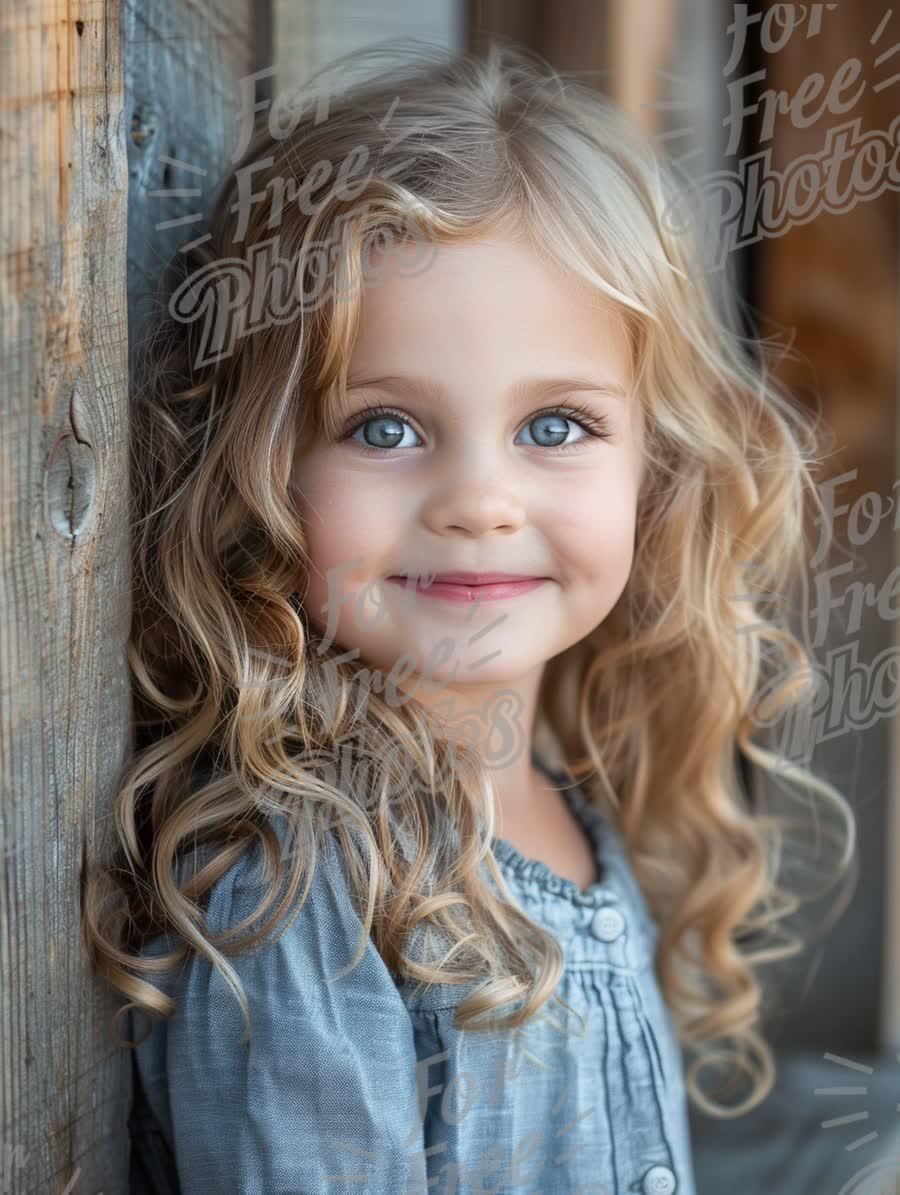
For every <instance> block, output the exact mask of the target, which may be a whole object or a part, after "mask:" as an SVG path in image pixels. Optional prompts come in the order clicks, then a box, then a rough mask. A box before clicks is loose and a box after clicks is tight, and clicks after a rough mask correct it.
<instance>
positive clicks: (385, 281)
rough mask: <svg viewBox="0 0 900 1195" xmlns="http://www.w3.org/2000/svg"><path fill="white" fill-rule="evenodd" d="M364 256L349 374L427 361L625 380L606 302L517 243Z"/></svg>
mask: <svg viewBox="0 0 900 1195" xmlns="http://www.w3.org/2000/svg"><path fill="white" fill-rule="evenodd" d="M370 262H371V270H370V271H369V278H368V280H367V281H366V282H364V290H363V294H362V299H361V305H360V321H359V327H358V331H357V337H356V341H355V343H354V347H353V353H352V362H351V374H353V373H356V374H359V373H360V372H369V371H378V372H391V371H394V372H410V368H411V366H417V367H418V366H419V365H420V364H421V362H422V361H423V360H424V359H426V358H427V359H428V361H429V362H430V363H431V364H432V365H433V366H435V367H439V368H440V367H445V368H446V370H447V372H448V373H450V374H454V373H461V374H462V373H465V372H467V371H468V370H472V369H476V368H477V369H482V370H483V369H489V370H491V371H492V372H493V371H494V370H497V371H501V372H502V371H503V370H504V368H506V367H509V366H510V365H514V366H515V370H516V372H517V374H518V373H527V372H529V371H530V369H531V368H532V367H533V368H534V369H542V368H553V369H555V370H558V371H559V372H561V373H572V372H575V373H583V372H585V371H586V370H589V369H590V368H591V367H597V366H602V367H603V369H604V373H605V374H606V375H609V376H610V380H611V381H616V382H619V383H621V384H623V385H626V384H627V381H628V378H629V375H630V367H631V361H630V350H629V342H628V337H627V334H626V331H625V328H624V326H623V324H622V320H621V317H620V316H619V315H618V313H617V312H616V311H615V309H614V307H613V305H612V303H611V302H610V300H608V299H607V298H606V296H605V295H602V294H601V293H600V292H599V291H597V290H595V289H594V288H593V287H591V286H590V285H589V284H588V283H587V282H586V281H585V280H584V279H583V278H581V277H579V276H578V275H575V274H573V273H570V272H567V271H565V270H563V268H562V267H561V266H559V265H558V264H557V263H555V262H553V261H550V260H548V259H547V257H545V256H544V255H543V254H541V253H539V252H538V251H537V250H535V249H534V248H533V247H531V246H530V245H528V244H527V243H524V242H521V241H512V240H503V239H480V240H467V241H456V242H444V243H437V244H433V245H427V246H425V245H422V244H420V245H418V246H416V245H413V246H407V245H396V246H393V247H391V248H389V249H386V250H384V251H380V252H379V253H377V254H373V255H372V257H371V259H370ZM415 371H416V372H422V371H421V369H419V368H417V369H416V370H415Z"/></svg>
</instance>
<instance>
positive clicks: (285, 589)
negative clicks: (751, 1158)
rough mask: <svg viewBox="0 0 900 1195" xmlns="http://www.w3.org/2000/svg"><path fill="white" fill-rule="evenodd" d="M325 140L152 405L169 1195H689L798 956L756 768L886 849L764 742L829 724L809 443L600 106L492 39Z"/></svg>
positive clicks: (220, 271) (148, 675) (193, 327)
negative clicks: (807, 578)
mask: <svg viewBox="0 0 900 1195" xmlns="http://www.w3.org/2000/svg"><path fill="white" fill-rule="evenodd" d="M299 99H300V100H301V101H303V105H302V106H299V107H295V108H294V109H293V110H292V114H293V117H294V119H293V122H292V123H291V126H290V128H287V129H285V128H284V126H283V124H282V126H281V127H275V128H274V129H270V128H269V127H267V126H266V125H264V127H262V128H261V129H259V130H258V131H257V132H256V134H255V136H254V137H253V139H252V141H251V143H250V145H249V147H248V148H247V150H246V153H245V155H244V157H243V159H242V161H241V162H240V163H239V164H238V166H237V168H236V170H235V175H234V178H233V179H231V180H230V182H229V184H228V185H226V187H225V188H224V190H223V193H222V196H221V198H220V201H219V204H218V207H217V210H216V212H215V214H214V217H213V220H212V223H211V238H210V239H209V240H207V241H206V242H205V243H203V244H200V245H197V246H196V247H195V248H194V249H193V251H192V255H191V256H192V261H193V265H192V266H191V268H190V269H189V272H188V277H187V278H186V279H185V281H184V282H183V283H182V285H181V286H180V287H178V288H177V289H176V291H175V294H174V296H173V300H172V304H171V306H170V316H171V318H170V320H169V328H168V333H169V335H168V338H167V340H165V341H161V342H160V341H158V342H156V343H155V345H154V350H155V356H154V373H153V376H152V378H151V379H150V381H149V383H148V384H147V385H146V386H144V387H143V388H142V389H141V391H140V393H139V395H138V398H139V402H138V405H137V411H136V413H135V421H134V426H135V439H134V444H135V450H134V457H133V464H134V470H133V475H134V478H135V498H136V508H137V509H136V518H135V562H136V567H135V626H134V629H133V633H132V637H131V640H130V660H131V664H132V668H133V673H134V678H135V699H136V703H137V708H136V716H137V723H138V726H139V727H140V731H141V736H142V737H141V739H140V740H139V742H138V747H139V748H140V749H139V751H138V754H137V757H136V760H135V761H134V762H133V763H132V765H131V766H130V768H129V770H128V772H127V774H126V780H125V783H124V785H123V787H122V790H121V792H120V794H119V796H118V799H117V805H116V811H115V815H116V826H117V829H118V834H119V838H120V843H119V846H118V853H117V856H116V858H115V860H114V862H113V864H112V865H111V866H109V867H106V868H103V867H101V866H99V865H97V866H95V867H93V868H92V869H91V872H90V881H89V884H88V888H87V898H86V902H85V933H86V937H87V941H88V944H89V947H90V949H91V953H92V958H93V961H94V963H95V965H96V967H97V970H98V973H99V974H101V975H103V976H104V978H105V979H106V980H108V982H110V983H111V984H112V985H113V986H114V987H115V988H116V989H117V990H118V991H120V992H122V993H124V994H125V995H126V996H127V997H128V998H129V1001H130V1003H128V1004H127V1005H126V1006H125V1007H124V1008H123V1009H121V1010H120V1011H128V1013H129V1019H130V1021H131V1022H132V1023H133V1026H134V1032H133V1034H132V1037H133V1038H138V1037H140V1038H141V1040H140V1042H139V1044H138V1045H137V1048H136V1051H135V1054H136V1081H137V1085H136V1092H135V1096H136V1100H135V1111H134V1113H133V1124H132V1128H133V1132H134V1155H133V1156H134V1159H135V1175H136V1177H137V1176H138V1174H139V1173H141V1174H143V1176H144V1179H143V1181H144V1184H145V1187H144V1189H157V1190H163V1189H165V1190H177V1189H178V1187H180V1188H181V1190H183V1191H186V1192H190V1193H191V1195H195V1193H200V1192H216V1193H217V1195H218V1193H220V1192H223V1191H228V1192H246V1193H251V1192H252V1193H254V1195H256V1193H265V1195H297V1193H298V1192H303V1193H306V1195H312V1193H315V1195H318V1193H319V1192H334V1193H335V1195H338V1193H344V1192H350V1191H362V1192H378V1193H384V1195H399V1193H412V1192H422V1193H424V1192H429V1191H430V1192H440V1193H441V1195H444V1193H449V1192H486V1191H491V1192H495V1193H496V1192H504V1193H508V1192H525V1191H527V1192H542V1193H545V1195H546V1193H548V1192H549V1193H565V1195H576V1193H577V1195H600V1193H601V1192H604V1193H606V1195H618V1193H624V1192H638V1193H642V1195H672V1193H673V1192H678V1193H679V1195H692V1193H693V1192H694V1190H695V1187H694V1178H693V1170H692V1162H691V1152H690V1141H689V1132H688V1122H687V1100H688V1098H691V1099H692V1100H693V1101H694V1103H695V1105H696V1106H697V1107H698V1108H700V1109H703V1110H705V1111H707V1112H708V1113H710V1114H711V1115H717V1116H726V1115H737V1114H740V1113H741V1112H744V1111H746V1110H748V1109H749V1108H752V1107H754V1106H755V1105H757V1104H758V1103H759V1102H760V1101H761V1100H762V1099H763V1098H764V1097H765V1096H766V1094H767V1092H768V1091H769V1089H770V1087H771V1085H772V1080H773V1073H772V1058H771V1053H770V1050H769V1047H768V1046H767V1045H766V1042H765V1040H764V1039H763V1037H762V1036H761V1034H760V1032H759V1028H758V1026H759V1020H760V1013H761V1007H762V999H761V986H760V980H759V977H758V975H757V974H756V967H757V966H758V965H759V964H761V963H763V962H765V961H769V960H773V959H776V958H781V957H784V956H785V955H786V954H789V953H794V952H796V950H797V949H798V941H797V940H795V939H794V940H792V939H790V938H788V939H785V938H784V933H783V930H784V927H783V925H782V924H781V922H782V921H783V919H784V917H785V914H786V913H788V912H791V911H793V909H794V907H795V905H796V899H795V897H793V896H792V894H790V893H788V892H786V891H783V890H782V889H781V888H780V887H779V886H778V884H777V875H776V872H777V867H776V864H777V863H778V860H779V858H780V854H781V850H782V847H783V845H784V838H783V835H782V825H781V822H780V821H779V820H778V819H777V818H775V817H774V816H768V815H767V816H764V815H762V814H761V813H760V812H759V811H758V810H757V809H755V808H753V807H752V806H751V804H750V802H749V801H748V799H747V797H746V796H745V794H744V792H743V789H742V787H741V783H740V778H739V774H738V769H737V766H736V765H737V762H738V759H737V750H736V749H737V748H740V750H741V752H742V753H743V754H744V755H745V756H746V757H748V758H749V759H752V760H754V761H756V762H757V763H758V764H759V765H760V766H761V767H762V768H765V769H768V770H769V771H771V772H772V773H773V774H774V773H775V772H776V771H778V770H779V767H781V771H782V772H783V773H784V778H786V777H787V776H788V775H790V776H792V777H793V778H795V779H797V780H799V781H801V782H802V783H803V784H804V785H805V786H806V787H807V788H809V789H810V790H811V791H812V792H813V793H815V794H818V796H819V797H820V798H821V800H820V801H819V802H818V806H820V808H817V809H816V810H815V811H814V812H815V814H816V815H817V816H818V819H819V822H820V823H821V819H822V814H823V813H824V812H825V811H826V810H827V809H831V810H833V811H834V812H835V813H836V815H837V819H838V820H837V826H838V829H839V831H840V835H841V836H840V837H839V839H838V843H839V850H838V855H839V858H838V860H837V864H836V870H837V872H838V873H840V872H841V871H842V869H845V868H846V865H847V862H848V859H849V858H850V854H851V850H852V846H853V823H852V820H851V816H850V813H849V809H848V807H847V805H846V804H845V802H844V800H843V798H842V797H841V795H840V794H839V793H837V792H836V790H834V789H833V788H831V787H830V786H829V785H827V784H825V783H824V782H822V781H819V780H815V779H814V778H813V777H812V776H811V775H809V774H808V772H806V771H805V770H804V769H803V768H801V767H799V766H797V765H791V766H790V767H787V766H785V761H783V760H781V759H780V758H779V757H778V755H777V754H776V753H774V752H770V751H766V750H764V749H763V748H762V747H761V746H760V745H759V744H758V743H754V742H752V741H751V736H752V734H753V732H754V730H758V729H759V726H758V725H757V723H758V722H759V720H760V715H759V712H758V711H757V709H756V704H755V702H754V695H755V693H756V692H757V690H758V687H759V686H760V684H762V683H763V682H765V683H767V684H769V689H768V691H769V692H770V694H771V693H773V692H774V693H775V696H774V697H773V698H772V702H773V707H774V708H787V707H788V706H790V705H792V704H795V703H797V702H799V701H800V700H801V698H802V695H803V693H802V690H803V686H802V685H800V684H799V683H798V681H799V680H802V679H803V676H802V675H801V674H802V673H803V669H804V667H805V666H806V665H807V659H808V657H807V655H806V653H805V650H804V648H803V646H802V645H801V644H800V642H799V641H798V640H797V639H796V638H795V636H794V635H793V634H792V633H791V632H790V631H789V629H788V628H787V627H786V626H784V625H782V623H781V622H780V620H779V617H778V611H777V609H776V610H772V609H770V608H769V603H768V602H767V600H766V596H767V594H768V593H769V592H770V591H771V589H772V588H774V586H775V585H776V584H777V585H779V586H785V585H786V584H787V581H788V579H789V578H790V577H791V576H793V575H794V574H795V573H796V572H798V570H799V566H800V564H801V563H802V560H803V554H804V547H805V540H804V521H803V516H804V510H803V506H804V498H811V499H812V501H813V502H814V503H816V502H817V501H818V499H817V495H816V491H815V487H814V485H813V483H812V480H811V473H810V466H811V463H812V461H813V459H814V457H813V455H812V450H813V448H814V441H813V438H812V435H811V433H810V430H809V428H808V427H807V425H806V424H805V422H804V420H803V418H802V417H801V414H800V411H799V410H795V409H794V408H793V407H792V405H791V403H790V401H789V400H788V398H787V397H786V396H785V395H783V394H781V393H779V391H778V389H777V387H776V386H775V385H774V384H773V383H772V382H771V381H769V380H768V375H767V371H766V368H765V357H764V356H763V355H761V356H760V363H759V364H754V362H753V360H752V358H751V357H750V356H749V355H748V354H746V353H745V350H744V348H743V346H742V345H741V343H740V337H739V336H738V334H737V332H736V331H733V330H731V329H730V328H729V324H728V321H727V320H723V319H721V318H720V314H719V313H717V311H716V303H715V301H714V296H713V290H712V286H711V280H710V279H708V278H707V277H706V276H705V275H704V272H703V270H702V268H701V262H700V250H701V247H702V246H701V245H700V243H699V237H698V233H697V230H696V228H694V227H693V225H692V224H691V222H690V221H689V220H688V219H687V218H686V216H685V212H686V210H687V209H685V207H684V205H683V204H680V201H679V196H681V195H683V189H680V185H679V183H678V182H677V180H676V177H675V176H674V175H673V174H672V172H671V171H670V170H669V169H668V168H667V166H666V165H665V163H664V162H662V161H660V160H658V159H657V157H656V155H655V154H654V153H653V151H652V149H651V147H650V146H648V145H647V143H646V142H645V141H644V140H642V139H641V137H640V135H639V134H638V133H637V131H636V130H635V129H634V128H633V126H631V124H630V123H629V122H628V121H627V120H626V119H625V118H624V117H623V115H622V114H621V113H620V112H618V111H617V109H616V108H615V107H614V105H613V104H612V103H611V102H610V101H609V100H607V99H606V98H604V97H603V96H602V95H601V94H600V93H598V92H595V91H594V90H593V89H591V88H590V87H588V86H586V85H583V84H581V83H579V82H577V81H576V80H573V79H569V78H565V77H560V76H559V75H557V74H556V73H555V72H554V71H553V70H552V69H551V68H550V67H549V66H548V65H547V64H546V63H544V62H543V61H542V60H540V59H538V58H536V57H534V56H532V55H528V54H526V53H525V52H522V51H517V50H515V49H512V48H510V47H501V48H497V47H495V48H493V49H492V50H491V51H490V52H489V53H488V55H487V56H486V58H485V59H483V60H481V59H477V58H474V57H470V56H462V57H459V58H455V59H452V60H450V61H446V60H444V59H442V58H439V57H437V56H436V55H430V56H429V55H427V54H426V55H423V56H422V59H421V60H420V61H418V62H413V63H412V64H411V65H409V66H407V67H406V68H405V69H395V70H393V71H388V72H386V73H385V74H384V75H381V76H378V77H375V78H374V79H373V78H369V79H368V80H367V81H365V82H357V83H356V84H355V85H354V86H352V87H349V88H348V89H346V90H345V91H344V92H343V93H342V94H340V95H338V96H334V95H328V94H327V92H325V91H323V90H322V89H321V88H320V89H319V91H317V92H316V91H314V90H313V89H309V90H308V91H306V92H304V93H301V94H300V96H299ZM311 99H315V100H317V102H316V103H309V101H310V100H311ZM676 210H677V211H678V212H679V218H678V219H677V220H673V219H672V213H673V212H674V211H676ZM198 262H199V265H198V264H197V263H198ZM195 267H196V268H195ZM719 302H723V303H724V308H723V310H724V311H725V313H726V315H728V316H729V317H730V316H732V315H733V311H732V310H731V308H730V307H729V306H728V291H727V288H726V291H725V294H724V296H723V297H722V298H720V300H719ZM160 344H162V345H163V347H162V348H161V347H160ZM788 665H793V666H794V670H793V671H790V672H788V673H787V675H786V676H785V678H784V683H783V684H782V685H781V686H780V688H778V689H777V691H776V690H773V689H772V686H771V684H770V681H771V675H772V672H773V669H774V670H775V672H776V674H777V669H778V668H779V667H782V668H783V667H786V666H788ZM782 782H783V781H782ZM779 935H781V936H780V937H779ZM751 946H752V949H751ZM129 1044H134V1043H133V1042H130V1043H129ZM682 1050H684V1052H685V1054H687V1053H690V1055H691V1066H690V1067H689V1068H688V1070H687V1071H686V1072H685V1070H684V1056H683V1053H682ZM716 1067H719V1068H722V1067H724V1073H723V1075H720V1078H722V1077H724V1079H725V1080H726V1083H725V1084H724V1085H722V1084H719V1085H718V1086H713V1085H711V1084H707V1087H708V1088H709V1090H707V1091H705V1092H704V1091H703V1090H702V1088H701V1084H700V1081H699V1074H700V1071H701V1069H703V1068H706V1070H707V1072H709V1071H710V1069H715V1068H716ZM741 1073H743V1074H744V1075H745V1076H747V1078H748V1080H749V1087H748V1089H747V1090H746V1091H745V1092H744V1093H743V1099H742V1100H740V1099H736V1098H735V1097H734V1090H735V1086H736V1084H735V1079H736V1077H737V1076H738V1075H740V1074H741ZM723 1093H730V1094H731V1099H730V1100H727V1101H726V1100H716V1099H715V1098H713V1097H714V1096H715V1095H716V1094H718V1095H721V1094H723ZM166 1176H167V1177H166ZM166 1183H167V1184H168V1185H164V1184H166Z"/></svg>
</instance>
